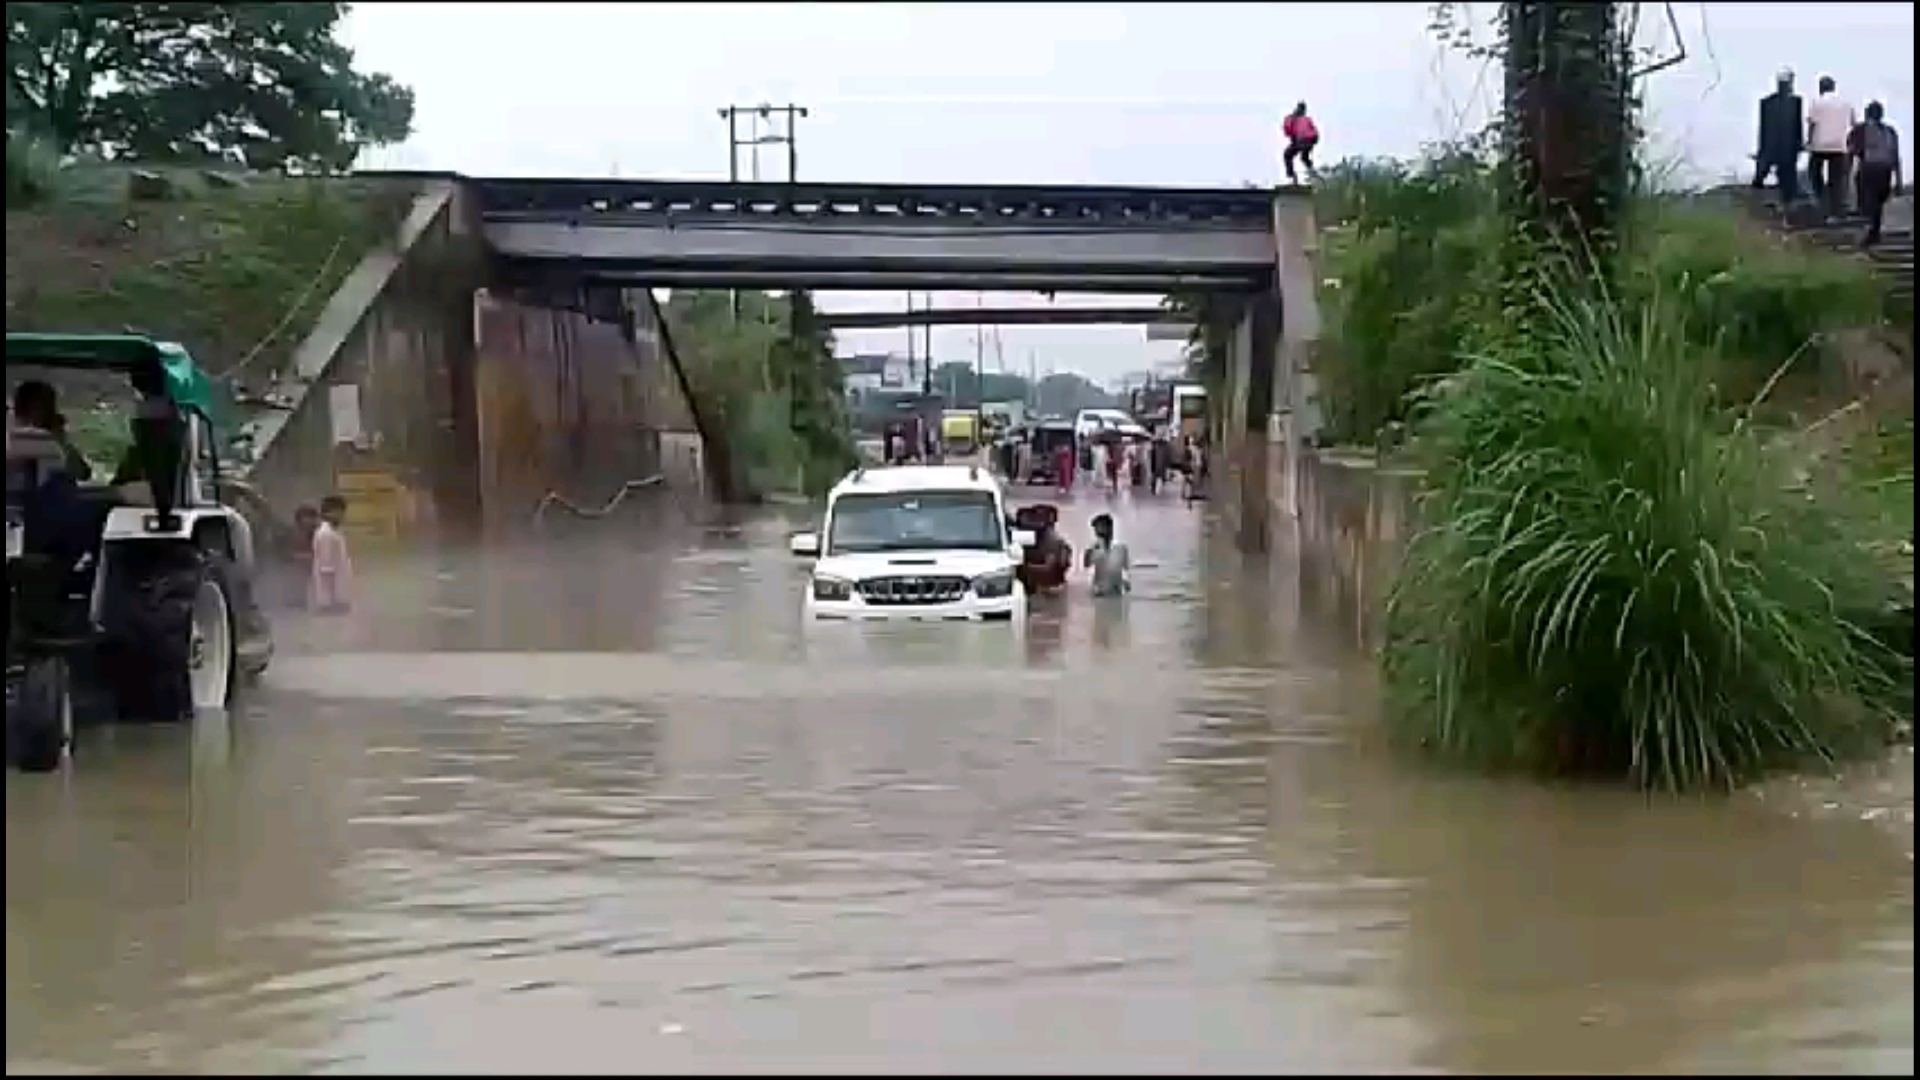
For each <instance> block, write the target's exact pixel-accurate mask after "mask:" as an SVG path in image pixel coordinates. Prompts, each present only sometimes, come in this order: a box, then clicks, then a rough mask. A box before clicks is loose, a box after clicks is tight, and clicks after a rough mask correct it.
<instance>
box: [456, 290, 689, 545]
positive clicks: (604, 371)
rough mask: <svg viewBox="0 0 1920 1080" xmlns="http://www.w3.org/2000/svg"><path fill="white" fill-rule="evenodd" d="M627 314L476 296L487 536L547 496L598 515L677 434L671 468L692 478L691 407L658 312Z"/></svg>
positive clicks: (656, 465)
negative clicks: (603, 315) (664, 342)
mask: <svg viewBox="0 0 1920 1080" xmlns="http://www.w3.org/2000/svg"><path fill="white" fill-rule="evenodd" d="M624 314H625V316H626V317H625V319H623V320H622V321H621V322H607V321H594V320H592V319H590V318H589V317H588V316H587V315H585V314H583V313H580V312H576V311H568V310H562V309H558V308H553V307H544V306H535V305H531V304H526V303H521V302H519V301H517V300H516V299H514V298H512V297H510V296H503V295H499V294H495V293H490V292H485V291H483V292H482V293H480V294H479V295H478V296H476V297H475V300H474V327H475V331H474V332H475V335H476V342H477V348H476V353H475V356H476V361H475V402H476V405H475V410H476V414H477V417H478V443H479V485H480V493H481V503H482V505H483V506H484V507H485V518H486V522H487V525H488V527H489V528H490V529H492V528H502V527H504V528H511V527H513V526H514V525H515V524H516V523H517V522H519V521H521V520H523V519H525V518H527V517H528V516H529V515H531V514H532V512H533V510H534V508H535V507H536V506H538V505H539V503H540V501H541V500H542V499H543V498H544V497H545V496H546V495H547V494H548V493H549V492H553V493H555V494H557V495H559V496H560V497H562V498H564V499H565V500H566V501H568V502H570V503H572V504H574V505H576V506H579V507H582V508H594V507H599V506H602V505H604V504H605V503H606V502H607V501H608V500H609V499H611V498H612V497H613V496H614V495H615V494H616V493H617V492H618V491H619V490H620V489H621V487H622V486H623V485H624V484H626V483H627V482H629V481H634V480H640V479H644V478H647V477H651V476H657V475H661V474H662V473H663V472H664V471H665V469H664V466H665V463H666V462H667V461H668V460H669V459H668V455H667V454H666V453H665V452H664V450H665V447H664V446H663V433H665V432H672V433H674V435H675V436H676V437H675V438H674V439H673V441H672V449H673V451H674V454H673V457H672V460H673V462H674V464H675V467H676V471H684V459H685V456H686V447H685V443H686V434H687V433H686V432H685V430H684V429H685V428H687V427H690V426H691V423H690V421H688V420H687V419H686V405H685V402H684V401H683V400H682V398H681V395H680V393H679V390H678V387H677V386H676V385H675V383H674V381H673V379H672V378H671V373H670V372H669V371H668V370H667V366H666V359H665V357H664V355H663V350H662V349H661V347H660V345H659V339H658V336H657V335H655V334H653V333H651V332H650V328H649V326H648V324H647V321H646V320H647V319H649V318H650V313H649V312H648V311H647V309H646V308H644V307H642V308H641V309H640V310H639V311H633V310H631V309H628V310H627V311H625V313H624ZM695 441H696V443H697V438H696V440H695ZM696 461H697V457H696ZM694 490H696V491H697V490H698V488H697V487H695V488H694Z"/></svg>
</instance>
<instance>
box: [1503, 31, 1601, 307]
mask: <svg viewBox="0 0 1920 1080" xmlns="http://www.w3.org/2000/svg"><path fill="white" fill-rule="evenodd" d="M1500 15H1501V26H1502V32H1503V34H1504V37H1505V44H1506V94H1505V97H1506V101H1505V106H1506V107H1505V110H1504V117H1503V120H1504V124H1505V128H1506V131H1505V136H1506V147H1505V149H1506V158H1507V165H1508V167H1509V169H1510V171H1511V178H1512V184H1511V187H1510V190H1509V198H1510V202H1511V212H1512V214H1513V216H1514V218H1515V221H1516V224H1517V225H1518V226H1519V227H1520V230H1521V234H1522V237H1523V238H1524V239H1525V240H1527V241H1529V243H1528V244H1527V245H1526V246H1528V247H1534V248H1540V247H1544V248H1548V249H1551V250H1552V251H1553V253H1554V254H1555V255H1557V256H1559V257H1561V258H1564V259H1567V260H1569V261H1570V262H1571V263H1572V267H1573V269H1575V270H1576V272H1578V271H1586V270H1592V271H1597V272H1599V273H1600V274H1601V275H1602V276H1603V277H1604V276H1605V275H1606V274H1607V273H1608V271H1609V270H1610V269H1611V263H1612V257H1613V255H1614V254H1615V252H1616V251H1617V249H1618V246H1619V239H1620V237H1619V232H1620V225H1621V222H1622V215H1623V214H1624V212H1625V207H1626V200H1627V194H1628V185H1629V180H1630V175H1631V173H1630V170H1631V166H1632V158H1633V128H1632V116H1631V110H1632V108H1633V99H1632V94H1631V91H1630V85H1629V79H1630V76H1629V70H1628V68H1629V65H1630V64H1631V61H1632V34H1631V31H1630V30H1629V29H1628V27H1627V25H1626V22H1625V20H1624V19H1623V18H1622V5H1620V4H1608V3H1554V2H1544V0H1515V2H1509V3H1506V4H1503V5H1501V9H1500ZM1582 276H1584V275H1582Z"/></svg>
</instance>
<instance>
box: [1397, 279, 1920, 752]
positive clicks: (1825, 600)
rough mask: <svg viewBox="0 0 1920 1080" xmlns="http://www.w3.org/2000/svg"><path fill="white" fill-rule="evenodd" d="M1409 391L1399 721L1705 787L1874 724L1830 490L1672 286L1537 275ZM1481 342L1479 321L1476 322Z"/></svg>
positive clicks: (1852, 559)
mask: <svg viewBox="0 0 1920 1080" xmlns="http://www.w3.org/2000/svg"><path fill="white" fill-rule="evenodd" d="M1539 303H1540V305H1541V311H1540V313H1539V317H1538V318H1535V319H1530V320H1527V321H1528V323H1529V332H1528V333H1527V334H1526V335H1525V336H1524V341H1523V343H1522V342H1521V341H1520V339H1519V338H1518V337H1517V336H1507V337H1506V338H1504V340H1507V341H1513V342H1515V343H1514V344H1506V345H1502V344H1495V345H1492V346H1490V347H1489V348H1487V349H1486V350H1484V352H1483V353H1482V354H1481V355H1476V356H1470V357H1469V358H1468V359H1467V361H1466V363H1465V364H1464V366H1463V367H1462V369H1461V370H1460V371H1459V372H1458V373H1457V374H1455V375H1453V376H1451V377H1450V378H1448V379H1447V380H1445V381H1444V382H1443V383H1442V384H1439V385H1438V386H1436V387H1435V388H1433V389H1432V390H1431V391H1430V392H1429V393H1427V394H1425V395H1424V396H1423V398H1422V401H1421V403H1420V408H1419V410H1418V412H1417V418H1416V429H1415V430H1416V435H1417V442H1416V447H1417V452H1419V453H1420V454H1422V455H1423V456H1424V457H1425V458H1426V460H1427V464H1428V466H1429V468H1428V470H1427V476H1428V478H1429V479H1428V481H1427V483H1428V487H1427V489H1426V491H1425V493H1424V496H1423V504H1422V506H1421V520H1422V521H1423V523H1425V525H1424V527H1423V529H1422V530H1421V531H1419V532H1418V533H1417V534H1416V536H1415V537H1414V538H1413V540H1412V541H1411V543H1410V545H1409V548H1408V551H1407V554H1406V561H1405V564H1404V566H1403V568H1402V572H1401V574H1400V576H1399V578H1398V579H1397V582H1396V585H1395V589H1394V592H1393V595H1392V597H1391V600H1390V604H1389V613H1388V643H1387V650H1386V657H1385V672H1386V676H1387V685H1388V688H1389V693H1390V702H1391V714H1392V716H1393V717H1394V722H1395V725H1396V729H1397V731H1398V732H1399V733H1400V734H1402V735H1403V736H1405V737H1406V738H1407V739H1409V740H1410V741H1412V742H1415V743H1418V744H1420V745H1422V746H1425V747H1426V748H1428V749H1429V750H1431V751H1433V752H1435V753H1437V754H1439V755H1441V756H1443V757H1445V758H1449V759H1454V760H1458V761H1462V762H1471V763H1475V764H1480V765H1492V766H1496V767H1500V766H1509V767H1518V768H1526V769H1533V770H1541V771H1549V772H1557V773H1563V774H1565V773H1578V774H1585V775H1607V776H1614V777H1620V778H1625V779H1628V780H1630V781H1631V782H1633V783H1635V784H1638V785H1642V786H1647V787H1661V788H1668V789H1682V788H1700V787H1727V786H1731V785H1734V784H1737V783H1739V782H1741V781H1743V780H1745V779H1748V778H1750V777H1753V776H1755V775H1758V774H1760V773H1762V772H1764V771H1766V770H1767V769H1769V768H1771V767H1774V766H1777V765H1785V764H1789V763H1806V762H1809V761H1818V762H1830V761H1832V760H1834V759H1836V758H1838V757H1840V756H1842V755H1846V754H1849V753H1851V752H1854V751H1858V750H1863V749H1865V748H1867V747H1869V746H1873V745H1881V744H1883V743H1882V741H1883V740H1884V739H1885V738H1887V737H1888V736H1889V735H1890V733H1891V732H1892V730H1893V728H1894V724H1895V720H1896V717H1895V711H1896V708H1897V706H1896V705H1895V702H1896V698H1897V693H1898V690H1899V689H1900V686H1901V685H1902V684H1904V683H1906V682H1908V681H1910V676H1911V670H1910V666H1905V667H1903V665H1910V662H1908V661H1905V660H1904V659H1903V658H1894V657H1891V656H1890V655H1889V653H1888V650H1887V649H1886V648H1885V647H1884V646H1883V645H1881V644H1879V643H1878V642H1877V641H1876V639H1875V637H1874V635H1873V634H1872V633H1871V632H1870V631H1869V630H1868V629H1867V628H1866V627H1864V626H1863V620H1864V618H1865V613H1869V612H1872V611H1876V610H1880V609H1881V608H1882V606H1883V604H1884V602H1885V600H1886V595H1885V591H1886V588H1887V582H1886V578H1885V575H1884V573H1882V572H1880V571H1879V570H1878V568H1877V567H1876V565H1875V564H1874V562H1873V560H1871V559H1867V558H1863V557H1862V555H1863V541H1862V534H1861V533H1860V532H1858V531H1857V525H1858V522H1859V521H1860V519H1861V517H1862V516H1864V515H1856V514H1854V513H1853V510H1852V508H1851V507H1850V506H1849V505H1848V502H1849V500H1850V498H1852V493H1850V492H1847V491H1845V490H1832V491H1822V492H1818V493H1815V492H1813V491H1810V490H1808V488H1807V485H1805V484H1804V483H1802V482H1799V481H1797V480H1796V471H1795V469H1794V467H1793V463H1794V460H1795V449H1794V447H1793V446H1792V445H1791V443H1790V441H1782V440H1779V439H1769V438H1767V437H1766V436H1764V435H1763V434H1762V433H1761V432H1760V431H1758V430H1757V429H1756V428H1755V427H1753V426H1752V425H1749V424H1748V423H1747V422H1746V420H1745V411H1746V410H1729V409H1727V408H1725V407H1724V406H1723V405H1722V404H1721V403H1720V402H1719V401H1717V400H1716V392H1715V389H1714V387H1713V385H1712V380H1711V376H1710V374H1709V373H1710V372H1712V371H1713V370H1715V368H1716V367H1717V365H1716V364H1715V363H1714V359H1715V358H1714V357H1712V356H1709V355H1706V353H1705V350H1704V349H1703V347H1702V345H1701V344H1700V343H1699V335H1698V334H1697V333H1692V332H1690V327H1689V323H1688V319H1689V313H1688V311H1687V310H1686V307H1685V305H1683V304H1680V303H1676V302H1675V301H1674V299H1673V298H1672V297H1669V296H1665V295H1651V296H1648V297H1646V298H1644V299H1643V301H1642V302H1640V303H1638V304H1637V305H1636V306H1635V307H1634V308H1632V309H1628V308H1626V307H1624V306H1622V305H1620V304H1619V303H1617V302H1615V301H1614V300H1613V299H1611V298H1598V299H1594V298H1590V295H1589V294H1587V293H1580V294H1575V293H1573V292H1572V291H1570V290H1562V289H1556V288H1548V289H1547V290H1545V293H1544V294H1543V295H1542V296H1541V297H1540V300H1539ZM1494 340H1495V341H1500V340H1503V339H1501V338H1494Z"/></svg>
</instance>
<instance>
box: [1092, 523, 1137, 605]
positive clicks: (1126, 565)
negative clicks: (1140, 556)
mask: <svg viewBox="0 0 1920 1080" xmlns="http://www.w3.org/2000/svg"><path fill="white" fill-rule="evenodd" d="M1085 565H1086V567H1087V569H1089V570H1091V571H1093V595H1095V596H1125V595H1126V594H1127V591H1128V590H1129V589H1131V588H1133V583H1132V582H1131V581H1129V580H1128V579H1127V574H1128V572H1129V571H1130V570H1131V569H1132V560H1131V559H1130V558H1129V557H1128V555H1127V545H1125V544H1121V543H1116V542H1115V541H1114V539H1113V515H1111V514H1097V515H1095V516H1094V519H1093V546H1092V547H1089V548H1088V549H1087V554H1086V559H1085Z"/></svg>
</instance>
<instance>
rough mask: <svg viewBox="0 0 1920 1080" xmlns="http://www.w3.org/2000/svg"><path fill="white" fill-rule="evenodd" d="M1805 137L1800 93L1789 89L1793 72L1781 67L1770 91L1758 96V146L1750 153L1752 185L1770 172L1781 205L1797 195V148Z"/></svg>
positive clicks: (1760, 183)
mask: <svg viewBox="0 0 1920 1080" xmlns="http://www.w3.org/2000/svg"><path fill="white" fill-rule="evenodd" d="M1806 138H1807V124H1806V118H1805V116H1804V114H1803V110H1802V109H1801V105H1800V95H1799V94H1796V93H1794V92H1793V72H1792V71H1790V70H1782V71H1781V72H1780V77H1779V81H1778V82H1777V83H1776V84H1775V85H1774V90H1773V93H1771V94H1768V95H1767V96H1766V97H1763V98H1761V99H1760V146H1759V150H1758V151H1757V152H1756V153H1755V154H1754V155H1753V186H1754V187H1756V188H1758V187H1762V186H1764V185H1765V184H1766V182H1767V174H1768V173H1773V174H1774V175H1775V176H1777V177H1778V178H1779V183H1780V203H1781V205H1782V206H1783V207H1790V206H1792V205H1793V203H1794V200H1795V199H1798V198H1799V197H1800V151H1801V149H1803V147H1804V144H1805V143H1806Z"/></svg>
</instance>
